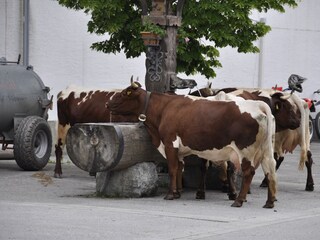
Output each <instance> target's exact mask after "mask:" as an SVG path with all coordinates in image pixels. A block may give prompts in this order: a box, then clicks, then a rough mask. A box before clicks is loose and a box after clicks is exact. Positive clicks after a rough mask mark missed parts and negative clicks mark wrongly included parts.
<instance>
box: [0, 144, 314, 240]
mask: <svg viewBox="0 0 320 240" xmlns="http://www.w3.org/2000/svg"><path fill="white" fill-rule="evenodd" d="M311 147H312V152H313V157H314V162H315V164H314V168H313V176H314V181H315V190H314V191H313V192H306V191H304V188H305V182H306V169H304V170H303V171H299V170H298V154H299V152H298V151H295V152H294V153H293V154H288V155H287V156H286V158H285V160H284V162H283V164H282V166H281V167H280V169H279V171H278V180H279V184H278V190H279V191H278V195H277V198H278V201H277V202H276V203H275V208H274V209H263V208H262V206H263V205H264V203H265V201H266V199H267V189H262V188H260V187H259V184H260V182H261V180H262V179H263V174H262V170H261V169H260V168H259V169H258V170H257V173H256V175H255V176H254V179H253V183H252V187H251V192H252V194H250V195H248V197H247V200H248V202H246V203H244V204H243V207H242V208H232V207H230V205H231V203H232V202H231V201H229V200H228V198H227V196H226V194H225V193H221V192H219V191H207V194H206V197H207V199H206V200H196V199H195V191H194V190H190V189H189V190H186V191H185V192H184V193H183V194H182V197H181V199H178V200H174V201H166V200H163V197H164V195H165V191H166V189H160V190H159V191H158V196H156V197H152V198H140V199H116V198H113V199H109V198H96V197H95V196H94V195H95V178H94V177H91V176H89V174H88V173H87V172H84V171H82V170H80V169H79V168H77V167H75V166H74V165H73V164H64V165H63V174H64V178H62V179H55V178H53V177H52V176H53V169H54V164H52V163H49V164H48V165H47V166H46V167H45V168H44V169H43V171H40V172H26V171H22V170H20V169H19V167H18V166H17V165H16V163H15V161H14V160H0V240H2V239H24V240H25V239H30V240H36V239H39V240H40V239H41V240H43V239H46V240H51V239H52V240H56V239H68V240H72V239H74V240H80V239H93V240H94V239H99V240H100V239H130V240H132V239H148V240H149V239H215V240H222V239H226V240H227V239H228V240H230V239H237V240H242V239H259V240H264V239H265V240H270V239H272V240H277V239H281V240H285V239H290V240H294V239H297V240H300V239H308V240H318V239H319V236H320V235H319V229H320V206H319V203H320V186H319V182H320V164H319V158H320V143H312V145H311ZM0 155H1V154H0Z"/></svg>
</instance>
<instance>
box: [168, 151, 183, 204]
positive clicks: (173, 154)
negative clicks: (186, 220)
mask: <svg viewBox="0 0 320 240" xmlns="http://www.w3.org/2000/svg"><path fill="white" fill-rule="evenodd" d="M165 153H166V156H167V161H168V170H169V177H170V189H169V191H168V193H167V195H166V196H165V197H164V199H165V200H173V199H176V198H180V193H179V192H178V191H177V172H178V165H179V159H178V149H176V148H173V147H166V148H165Z"/></svg>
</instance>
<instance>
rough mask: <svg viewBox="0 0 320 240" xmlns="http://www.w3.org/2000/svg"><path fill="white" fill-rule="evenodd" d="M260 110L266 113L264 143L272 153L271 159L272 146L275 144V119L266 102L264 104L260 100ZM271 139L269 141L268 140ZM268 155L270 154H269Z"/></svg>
mask: <svg viewBox="0 0 320 240" xmlns="http://www.w3.org/2000/svg"><path fill="white" fill-rule="evenodd" d="M260 109H261V111H262V112H263V113H264V114H265V115H266V118H267V119H266V120H267V134H266V144H267V145H268V146H267V149H268V152H271V153H272V154H271V155H272V156H271V157H272V159H274V154H273V152H274V146H275V133H276V124H275V119H274V116H273V114H272V112H271V109H270V107H269V106H268V105H267V104H264V102H262V104H261V107H260ZM270 139H271V142H270ZM269 157H270V156H269Z"/></svg>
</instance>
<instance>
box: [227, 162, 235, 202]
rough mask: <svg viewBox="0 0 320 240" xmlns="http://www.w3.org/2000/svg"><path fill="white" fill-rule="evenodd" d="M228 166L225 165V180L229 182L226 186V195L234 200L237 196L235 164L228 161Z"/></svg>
mask: <svg viewBox="0 0 320 240" xmlns="http://www.w3.org/2000/svg"><path fill="white" fill-rule="evenodd" d="M227 163H228V167H227V181H228V184H229V188H228V197H229V200H235V199H236V197H237V193H236V184H235V175H234V173H235V166H234V164H233V162H231V161H228V162H227Z"/></svg>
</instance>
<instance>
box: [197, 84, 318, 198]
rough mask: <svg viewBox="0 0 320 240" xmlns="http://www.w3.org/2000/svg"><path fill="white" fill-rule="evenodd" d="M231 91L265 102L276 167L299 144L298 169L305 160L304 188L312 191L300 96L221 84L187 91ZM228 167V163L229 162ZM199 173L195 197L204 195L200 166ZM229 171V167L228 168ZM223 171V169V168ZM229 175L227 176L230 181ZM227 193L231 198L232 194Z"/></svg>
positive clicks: (304, 111)
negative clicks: (271, 117)
mask: <svg viewBox="0 0 320 240" xmlns="http://www.w3.org/2000/svg"><path fill="white" fill-rule="evenodd" d="M221 91H223V92H226V93H231V94H233V95H236V96H239V97H242V98H244V99H250V100H260V101H264V102H266V103H267V104H268V105H269V107H270V109H271V111H272V113H273V115H274V117H275V122H276V135H275V149H274V152H275V159H276V162H277V164H276V170H277V169H278V168H279V167H280V165H281V163H282V161H283V159H284V154H285V153H286V152H292V151H293V150H294V149H295V148H296V147H297V145H300V161H299V168H300V169H302V168H303V165H304V164H305V165H306V167H307V182H306V188H305V190H306V191H313V189H314V187H313V186H314V182H313V177H312V163H313V160H312V154H311V151H310V141H309V139H310V133H309V129H308V116H309V109H308V108H307V106H306V104H305V102H304V100H302V99H300V98H299V97H298V96H296V95H295V94H288V93H283V92H279V91H274V90H272V89H256V88H224V89H220V90H213V89H211V88H210V87H209V88H203V89H200V90H199V91H196V92H193V93H191V94H192V95H196V96H197V95H198V96H199V95H201V96H205V97H207V96H213V95H215V94H217V93H219V92H221ZM230 167H231V166H230ZM201 169H202V172H203V176H202V179H201V183H200V185H199V190H198V191H197V195H196V196H197V198H199V199H204V198H205V197H204V196H205V194H204V188H205V186H204V185H205V170H206V168H204V167H202V168H201ZM229 171H231V172H232V171H233V170H232V168H229ZM226 173H227V172H226ZM230 180H231V179H228V182H229V183H230ZM261 186H264V187H265V186H266V180H263V182H262V184H261ZM229 197H230V198H231V199H233V198H234V196H232V194H231V195H230V193H229Z"/></svg>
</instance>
